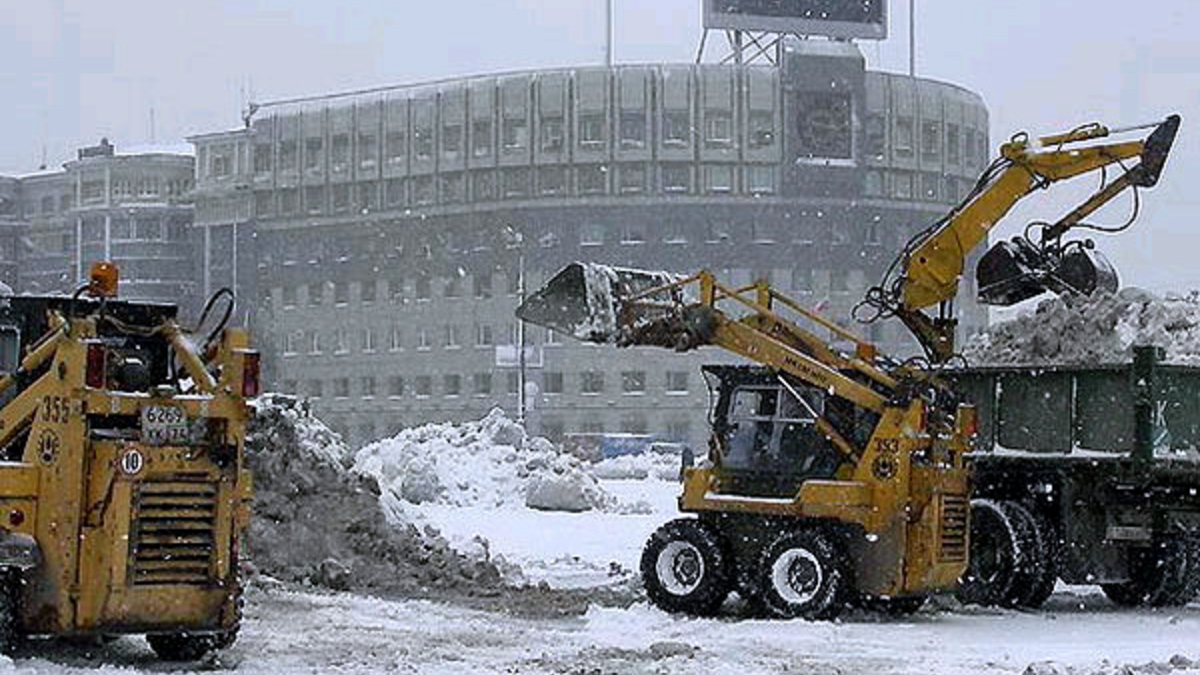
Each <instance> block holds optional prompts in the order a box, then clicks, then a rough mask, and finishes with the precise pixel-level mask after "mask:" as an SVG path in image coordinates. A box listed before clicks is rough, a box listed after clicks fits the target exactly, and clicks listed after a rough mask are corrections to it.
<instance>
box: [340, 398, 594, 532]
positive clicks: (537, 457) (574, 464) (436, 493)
mask: <svg viewBox="0 0 1200 675" xmlns="http://www.w3.org/2000/svg"><path fill="white" fill-rule="evenodd" d="M354 470H355V471H356V472H358V473H361V474H365V475H369V476H373V477H375V478H376V479H377V480H378V481H379V484H380V485H381V486H382V487H383V489H384V490H387V491H390V492H391V493H392V494H393V495H395V496H396V497H398V498H399V499H401V500H402V501H404V502H408V503H410V504H426V503H433V504H441V505H447V506H483V507H489V508H494V507H509V506H517V507H520V506H527V507H529V508H535V509H546V510H555V511H588V510H591V509H608V508H612V507H614V506H615V499H614V498H613V497H612V496H611V495H609V494H608V493H606V492H605V491H604V490H603V488H601V487H600V484H599V483H598V482H597V480H596V478H595V476H594V475H593V474H592V472H591V471H590V470H589V469H588V467H587V466H586V465H585V464H584V463H583V462H582V461H581V460H579V459H577V458H575V457H572V456H570V455H566V454H563V453H560V452H558V451H557V450H556V448H555V447H554V445H553V444H551V443H550V442H549V441H547V440H546V439H544V438H539V437H533V438H530V437H528V436H526V434H525V430H524V429H523V428H522V427H521V426H520V425H519V424H517V423H515V422H513V421H512V420H509V419H508V418H507V417H505V416H504V413H503V412H502V411H501V410H500V409H498V408H496V409H493V410H492V411H491V412H490V413H488V415H487V416H486V417H484V418H483V419H482V420H480V421H478V422H467V423H465V424H451V423H443V424H427V425H424V426H420V427H414V428H411V429H405V430H403V431H401V432H400V433H399V434H397V435H396V436H395V437H393V438H388V439H384V440H381V441H377V442H375V443H372V444H370V445H368V446H366V447H365V448H363V449H362V450H359V451H358V454H357V455H356V457H355V460H354Z"/></svg>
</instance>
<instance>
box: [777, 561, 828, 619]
mask: <svg viewBox="0 0 1200 675" xmlns="http://www.w3.org/2000/svg"><path fill="white" fill-rule="evenodd" d="M824 581H825V571H824V570H823V569H822V568H821V561H819V560H817V556H815V555H813V553H812V551H809V550H807V549H803V548H793V549H788V550H787V551H784V552H783V553H782V554H780V555H779V557H778V558H776V559H775V562H774V563H772V564H771V585H772V586H773V587H774V589H775V592H776V593H778V594H779V597H780V598H782V599H783V600H784V601H786V602H788V603H789V604H793V605H805V604H808V603H809V602H812V600H813V598H815V597H816V596H817V592H818V591H819V590H820V588H821V584H822V582H824Z"/></svg>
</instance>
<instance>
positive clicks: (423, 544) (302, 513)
mask: <svg viewBox="0 0 1200 675" xmlns="http://www.w3.org/2000/svg"><path fill="white" fill-rule="evenodd" d="M246 459H247V463H248V464H249V466H250V469H251V471H253V472H254V487H255V496H254V507H253V509H252V517H251V521H250V532H249V536H248V538H247V542H246V543H247V550H248V553H249V558H250V560H251V562H252V563H253V564H254V566H255V567H257V568H258V570H259V571H261V572H264V573H266V574H269V575H271V576H273V577H276V578H279V579H283V580H285V581H298V582H311V583H316V584H320V585H324V586H329V587H332V588H338V589H346V588H355V589H360V590H376V591H390V592H399V593H405V594H416V593H419V592H422V591H428V590H430V589H458V590H465V591H467V592H487V591H488V590H489V589H495V588H498V587H499V586H501V585H502V581H501V574H500V572H499V570H498V568H497V566H496V564H494V563H493V561H491V560H490V559H489V558H488V556H487V546H486V544H485V543H483V542H481V546H480V548H481V549H482V554H481V555H477V556H474V557H468V556H464V555H463V554H461V553H459V552H457V551H455V550H454V549H452V548H451V547H450V545H449V544H448V543H447V542H446V540H445V539H444V538H443V537H442V536H441V535H440V534H439V533H438V532H437V531H436V530H434V529H433V528H430V527H424V528H418V527H416V526H415V525H413V524H412V523H406V522H403V521H402V520H400V519H399V518H398V516H397V514H395V513H392V514H386V513H385V512H384V509H383V507H382V506H381V500H380V489H379V486H378V484H377V483H376V482H375V480H374V479H373V478H371V477H369V476H362V475H359V474H356V473H354V472H352V471H351V470H350V469H349V468H348V465H349V462H350V457H349V451H348V449H347V448H346V445H345V444H344V443H343V442H342V440H341V438H340V437H339V436H338V435H337V434H336V433H334V432H332V431H330V430H329V428H328V427H326V426H325V425H324V424H322V423H321V422H320V420H318V419H316V418H315V417H313V416H312V414H311V412H310V411H309V409H308V407H307V404H305V403H302V402H300V401H298V400H297V399H294V398H291V397H286V396H278V395H266V396H263V397H261V398H260V399H259V401H258V402H257V404H256V409H255V413H254V416H253V417H252V419H251V421H250V425H249V428H248V430H247V438H246Z"/></svg>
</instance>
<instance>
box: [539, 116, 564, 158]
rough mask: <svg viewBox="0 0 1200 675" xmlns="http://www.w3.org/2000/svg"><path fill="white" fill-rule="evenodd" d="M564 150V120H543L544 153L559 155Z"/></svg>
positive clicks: (558, 118)
mask: <svg viewBox="0 0 1200 675" xmlns="http://www.w3.org/2000/svg"><path fill="white" fill-rule="evenodd" d="M562 149H563V118H562V117H559V116H554V117H543V118H542V152H550V153H557V152H562Z"/></svg>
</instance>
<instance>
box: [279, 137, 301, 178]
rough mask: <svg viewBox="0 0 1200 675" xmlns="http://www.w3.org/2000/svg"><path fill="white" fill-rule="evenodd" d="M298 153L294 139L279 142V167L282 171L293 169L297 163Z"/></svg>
mask: <svg viewBox="0 0 1200 675" xmlns="http://www.w3.org/2000/svg"><path fill="white" fill-rule="evenodd" d="M298 155H299V153H298V152H297V151H296V141H290V140H289V141H280V142H279V168H280V169H283V170H284V171H295V170H296V168H297V167H298V166H300V164H299V156H298Z"/></svg>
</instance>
